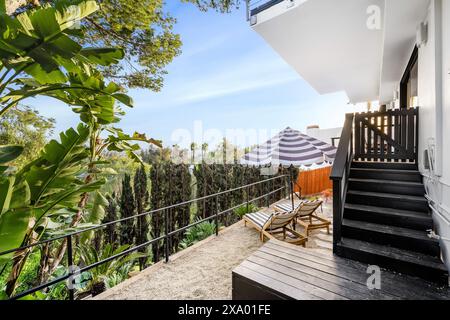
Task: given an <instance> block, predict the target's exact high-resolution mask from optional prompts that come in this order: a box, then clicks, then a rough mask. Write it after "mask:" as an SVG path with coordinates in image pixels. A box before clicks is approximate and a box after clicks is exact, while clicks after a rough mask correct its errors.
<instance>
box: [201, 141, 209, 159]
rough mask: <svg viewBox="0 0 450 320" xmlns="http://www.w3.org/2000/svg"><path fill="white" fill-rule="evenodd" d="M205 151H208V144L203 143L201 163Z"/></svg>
mask: <svg viewBox="0 0 450 320" xmlns="http://www.w3.org/2000/svg"><path fill="white" fill-rule="evenodd" d="M206 150H208V144H207V143H203V144H202V161H203V159H204V158H205V153H206Z"/></svg>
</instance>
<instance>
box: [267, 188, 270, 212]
mask: <svg viewBox="0 0 450 320" xmlns="http://www.w3.org/2000/svg"><path fill="white" fill-rule="evenodd" d="M266 206H267V208H269V207H270V201H269V182H266Z"/></svg>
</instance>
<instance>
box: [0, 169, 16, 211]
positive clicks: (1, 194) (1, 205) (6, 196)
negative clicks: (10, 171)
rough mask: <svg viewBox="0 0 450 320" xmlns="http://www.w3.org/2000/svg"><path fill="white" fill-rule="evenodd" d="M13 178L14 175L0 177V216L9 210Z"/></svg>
mask: <svg viewBox="0 0 450 320" xmlns="http://www.w3.org/2000/svg"><path fill="white" fill-rule="evenodd" d="M15 180H16V178H15V177H7V178H6V177H0V217H1V215H2V214H3V213H5V212H6V211H8V210H9V204H10V203H11V197H12V195H13V191H14V181H15Z"/></svg>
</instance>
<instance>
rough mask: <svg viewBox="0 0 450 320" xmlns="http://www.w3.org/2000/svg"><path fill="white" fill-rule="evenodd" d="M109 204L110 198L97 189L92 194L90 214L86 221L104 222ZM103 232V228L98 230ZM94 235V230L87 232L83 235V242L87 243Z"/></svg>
mask: <svg viewBox="0 0 450 320" xmlns="http://www.w3.org/2000/svg"><path fill="white" fill-rule="evenodd" d="M107 205H108V200H107V199H106V198H105V196H103V195H102V194H101V192H99V191H96V192H95V193H94V195H93V196H92V204H91V205H90V208H89V214H88V215H87V216H86V219H85V221H87V222H88V223H92V224H94V225H98V224H100V223H101V222H102V220H103V218H104V217H105V207H106V206H107ZM97 232H101V230H97ZM93 235H94V231H90V232H85V233H83V234H82V235H81V239H80V240H81V242H82V243H86V242H87V241H88V240H90V239H91V238H92V237H93Z"/></svg>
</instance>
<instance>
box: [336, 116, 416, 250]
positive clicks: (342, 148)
mask: <svg viewBox="0 0 450 320" xmlns="http://www.w3.org/2000/svg"><path fill="white" fill-rule="evenodd" d="M418 141H419V108H411V109H400V110H389V111H384V112H367V113H357V114H347V115H346V118H345V124H344V129H343V130H342V135H341V138H340V140H339V147H338V151H337V154H336V159H335V161H334V165H333V170H332V171H331V176H330V179H331V180H332V181H333V250H334V252H336V248H337V244H338V243H339V242H340V241H341V238H342V235H341V226H342V220H343V216H344V206H345V201H346V195H347V189H348V178H349V175H350V168H351V164H352V162H353V161H354V160H355V161H367V162H409V163H415V164H417V156H418Z"/></svg>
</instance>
